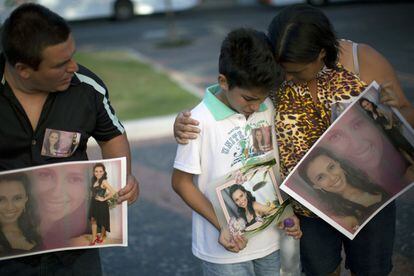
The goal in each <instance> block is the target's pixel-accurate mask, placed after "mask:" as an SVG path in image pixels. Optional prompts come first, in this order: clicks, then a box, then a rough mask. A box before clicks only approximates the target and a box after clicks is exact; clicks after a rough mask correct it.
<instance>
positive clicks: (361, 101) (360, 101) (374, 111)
mask: <svg viewBox="0 0 414 276" xmlns="http://www.w3.org/2000/svg"><path fill="white" fill-rule="evenodd" d="M358 102H359V105H360V106H361V108H362V109H363V110H364V111H365V112H366V113H367V114H368V115H369V116H370V117H371V118H372V117H374V116H373V114H375V115H376V116H378V117H380V116H381V115H380V114H379V113H378V110H377V105H376V104H375V103H373V102H371V101H370V100H368V99H367V98H361V99H359V101H358ZM363 102H369V103H370V104H371V106H372V109H373V110H372V111H370V110H367V109H365V108H364V107H363V106H362V103H363Z"/></svg>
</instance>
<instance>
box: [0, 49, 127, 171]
mask: <svg viewBox="0 0 414 276" xmlns="http://www.w3.org/2000/svg"><path fill="white" fill-rule="evenodd" d="M4 66H5V59H4V56H3V55H1V57H0V72H1V78H0V79H1V80H2V81H1V83H0V120H1V123H0V171H3V170H9V169H19V168H24V167H29V166H36V165H42V164H50V163H57V162H65V161H79V160H87V159H88V157H87V154H86V147H87V141H88V139H89V137H91V136H92V137H93V138H95V139H96V140H97V141H108V140H110V139H112V138H114V137H116V136H118V135H120V134H122V133H123V132H124V128H123V126H122V124H121V123H120V122H119V120H118V118H117V117H116V116H115V112H114V110H113V109H112V107H111V105H110V102H109V99H108V91H107V89H106V87H105V85H104V83H103V82H102V80H101V79H99V78H98V77H97V76H96V75H95V74H93V73H92V72H91V71H89V70H88V69H86V68H85V67H83V66H79V71H78V72H77V73H76V74H75V75H74V77H73V79H72V81H71V84H70V86H69V88H68V89H67V90H66V91H62V92H55V93H50V94H49V95H48V97H47V99H46V102H45V104H44V107H43V110H42V113H41V115H40V118H39V122H38V125H37V127H36V129H35V130H33V128H32V126H31V124H30V121H29V118H28V117H27V115H26V113H25V112H24V110H23V107H22V106H21V104H20V103H19V102H18V100H17V98H16V97H15V96H14V94H13V92H12V91H11V89H10V87H9V85H8V84H7V83H6V82H5V80H4V78H3V72H4ZM46 129H54V130H60V131H67V132H73V133H79V134H80V135H81V137H80V142H79V146H78V147H77V149H76V151H75V152H74V153H73V154H71V155H70V156H67V157H50V156H44V155H41V149H42V145H43V140H44V136H45V131H46Z"/></svg>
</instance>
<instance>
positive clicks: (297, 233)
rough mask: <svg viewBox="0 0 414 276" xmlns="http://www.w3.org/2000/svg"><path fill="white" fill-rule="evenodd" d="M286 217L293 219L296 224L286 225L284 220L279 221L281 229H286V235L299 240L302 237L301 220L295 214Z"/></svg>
mask: <svg viewBox="0 0 414 276" xmlns="http://www.w3.org/2000/svg"><path fill="white" fill-rule="evenodd" d="M286 219H292V220H293V222H294V224H293V226H291V227H288V226H285V225H284V223H283V221H281V222H279V223H278V227H279V229H283V230H285V233H286V235H288V236H291V237H293V238H294V239H295V240H298V239H300V238H301V237H302V230H300V222H299V219H298V217H297V216H295V215H293V216H291V217H289V218H286Z"/></svg>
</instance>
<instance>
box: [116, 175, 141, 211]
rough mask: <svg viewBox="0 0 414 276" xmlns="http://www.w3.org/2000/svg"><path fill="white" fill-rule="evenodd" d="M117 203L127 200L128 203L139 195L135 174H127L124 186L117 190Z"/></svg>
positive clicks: (132, 201)
mask: <svg viewBox="0 0 414 276" xmlns="http://www.w3.org/2000/svg"><path fill="white" fill-rule="evenodd" d="M118 195H119V197H118V204H120V203H122V202H123V201H125V200H127V201H128V204H132V203H134V202H135V201H136V200H137V199H138V195H139V184H138V181H137V180H136V178H135V176H133V175H132V174H129V175H128V176H127V184H126V186H125V187H124V188H122V189H121V190H119V192H118Z"/></svg>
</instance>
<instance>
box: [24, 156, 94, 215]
mask: <svg viewBox="0 0 414 276" xmlns="http://www.w3.org/2000/svg"><path fill="white" fill-rule="evenodd" d="M32 175H33V179H34V183H33V184H34V189H33V192H34V193H35V195H36V198H37V199H38V200H39V207H40V210H41V214H42V218H43V216H44V217H45V220H48V221H58V220H60V219H62V218H64V217H66V216H67V215H69V214H72V213H74V212H75V211H76V210H78V208H81V206H83V204H85V200H86V199H87V198H89V194H88V189H87V183H88V176H87V173H86V171H85V170H84V167H83V166H82V165H79V164H71V165H66V166H56V167H42V168H39V169H36V170H34V171H33V174H32Z"/></svg>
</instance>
